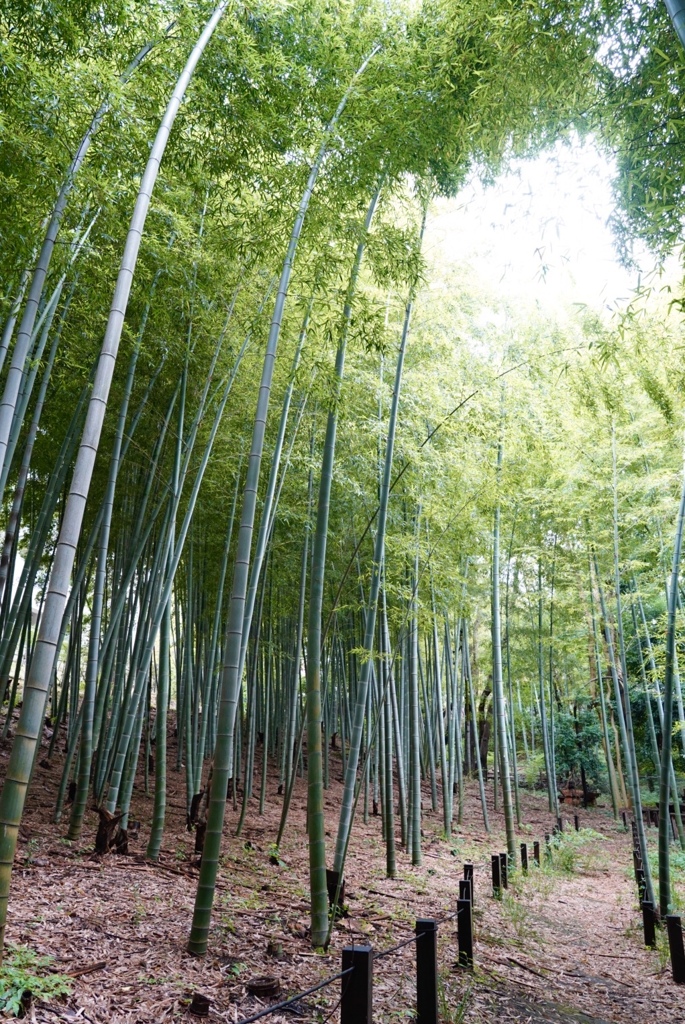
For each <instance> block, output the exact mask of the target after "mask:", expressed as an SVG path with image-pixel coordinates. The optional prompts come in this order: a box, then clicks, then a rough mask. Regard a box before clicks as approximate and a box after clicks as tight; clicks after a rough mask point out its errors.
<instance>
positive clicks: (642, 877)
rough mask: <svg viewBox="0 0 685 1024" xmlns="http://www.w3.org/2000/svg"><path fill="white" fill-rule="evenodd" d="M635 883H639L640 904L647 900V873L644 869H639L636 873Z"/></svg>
mask: <svg viewBox="0 0 685 1024" xmlns="http://www.w3.org/2000/svg"><path fill="white" fill-rule="evenodd" d="M635 881H636V882H637V892H638V898H639V900H640V903H642V901H643V900H644V898H645V872H644V868H637V869H636V871H635Z"/></svg>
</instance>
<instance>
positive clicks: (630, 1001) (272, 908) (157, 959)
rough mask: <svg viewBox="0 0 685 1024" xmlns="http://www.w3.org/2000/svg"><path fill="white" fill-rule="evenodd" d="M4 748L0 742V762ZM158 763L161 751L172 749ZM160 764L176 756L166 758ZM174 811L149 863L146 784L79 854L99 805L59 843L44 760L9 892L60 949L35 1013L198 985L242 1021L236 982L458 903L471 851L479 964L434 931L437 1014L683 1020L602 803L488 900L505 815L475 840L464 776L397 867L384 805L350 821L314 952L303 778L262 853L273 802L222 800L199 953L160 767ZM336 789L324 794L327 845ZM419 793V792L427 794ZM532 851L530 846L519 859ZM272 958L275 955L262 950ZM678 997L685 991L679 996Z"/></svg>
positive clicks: (17, 931) (396, 1012)
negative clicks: (124, 814) (570, 847)
mask: <svg viewBox="0 0 685 1024" xmlns="http://www.w3.org/2000/svg"><path fill="white" fill-rule="evenodd" d="M6 757H7V750H6V748H3V750H2V763H3V764H4V763H5V761H6ZM170 761H171V757H170ZM171 763H173V762H171ZM169 778H170V793H169V804H170V806H169V823H168V830H167V833H166V836H165V842H164V846H163V853H162V858H161V861H160V864H158V865H150V864H147V863H145V861H144V857H143V854H144V851H145V844H146V841H147V831H146V823H147V822H148V821H149V818H150V811H151V798H150V797H146V796H144V795H143V794H142V793H141V794H139V795H138V796H137V797H136V801H135V804H134V811H135V817H136V818H138V819H140V821H141V822H142V827H141V832H140V837H139V838H138V839H135V840H133V841H132V842H131V853H130V855H129V856H125V857H122V856H117V855H110V856H108V857H106V858H104V859H98V858H96V857H94V855H93V854H92V848H93V845H92V844H93V840H94V836H95V831H96V816H95V814H93V813H91V812H89V815H88V818H87V822H86V828H85V830H84V836H83V841H82V842H81V843H79V844H73V845H71V844H68V843H66V842H65V841H64V840H63V839H61V836H62V835H63V834H64V833H65V832H66V825H63V826H62V827H59V826H54V825H51V824H49V823H48V822H49V819H50V817H51V814H52V807H53V806H54V796H55V792H56V787H57V784H58V781H59V775H58V772H57V771H55V770H51V769H49V768H39V769H38V775H37V778H36V782H35V784H34V787H33V790H32V794H31V804H30V808H29V811H28V814H27V816H26V819H25V824H24V826H23V827H22V833H21V844H20V847H19V852H18V862H17V865H16V869H15V874H14V883H13V889H12V895H11V902H10V920H9V928H8V939H9V941H10V942H12V943H18V944H25V945H28V946H30V947H32V948H33V949H36V950H37V951H39V952H41V953H50V954H52V955H53V956H54V957H55V958H56V965H55V969H56V970H59V971H60V972H62V973H68V972H70V973H72V974H73V975H74V990H73V994H72V995H71V997H69V998H68V999H66V1000H64V1001H63V1002H57V1001H55V1002H53V1003H52V1004H50V1005H49V1006H48V1005H44V1004H34V1005H33V1006H32V1007H31V1010H30V1011H29V1013H30V1016H31V1017H32V1019H34V1020H36V1021H51V1022H56V1021H57V1020H65V1021H80V1020H83V1021H90V1022H93V1024H96V1022H98V1024H99V1022H103V1024H104V1022H105V1021H107V1022H122V1024H124V1022H126V1024H148V1022H150V1024H151V1022H153V1021H155V1022H159V1021H164V1020H172V1019H184V1018H185V1019H187V1020H192V1019H194V1018H191V1017H189V1016H188V1004H189V1001H190V998H191V996H192V994H193V993H196V992H200V993H202V994H204V995H206V996H208V997H209V998H210V1000H211V1009H210V1017H209V1020H210V1021H211V1020H215V1021H220V1020H222V1021H229V1022H237V1021H240V1020H242V1019H243V1018H244V1017H245V1016H249V1014H251V1013H254V1012H255V1011H256V1010H258V1009H259V1008H260V1006H262V1005H266V1004H267V1003H268V1000H265V1001H262V1002H260V1001H259V1000H258V999H257V998H256V997H254V996H250V995H248V994H247V992H246V982H247V981H248V980H249V979H250V978H251V977H254V976H256V975H265V974H268V975H272V976H276V977H277V978H278V979H279V981H280V985H281V996H280V998H285V997H286V996H289V995H293V994H295V993H297V992H299V991H302V990H303V989H305V988H307V987H308V986H311V985H313V984H315V983H316V982H317V981H319V980H320V979H323V978H325V977H327V976H330V975H333V974H335V973H337V972H338V971H339V970H340V954H341V949H342V947H343V946H344V945H347V944H350V943H352V942H357V943H359V942H362V941H363V942H370V943H371V944H372V945H373V947H374V949H376V950H378V951H381V950H384V949H387V948H389V947H390V946H393V945H395V944H396V943H398V942H400V941H401V940H403V939H405V938H408V937H410V936H411V934H412V933H413V928H414V921H415V918H416V917H443V916H446V915H448V914H450V913H451V912H453V911H454V909H455V905H456V898H457V895H458V883H459V878H460V877H461V868H462V864H463V862H464V861H467V860H471V861H473V862H475V864H476V884H475V901H476V905H475V918H476V920H475V925H476V948H475V958H476V971H475V973H474V974H473V975H470V974H466V973H465V972H463V971H460V970H459V969H458V968H455V966H454V965H455V961H456V959H457V938H456V927H455V922H454V921H450V922H448V923H446V924H443V925H442V926H441V928H440V938H439V962H440V978H441V1014H442V1019H443V1020H444V1021H451V1022H457V1021H464V1022H465V1024H484V1022H486V1021H488V1022H489V1021H492V1020H504V1021H522V1022H523V1021H527V1022H529V1024H543V1022H550V1024H601V1022H610V1021H620V1022H626V1024H628V1022H630V1024H642V1022H645V1024H647V1021H649V1022H650V1024H651V1022H653V1021H655V1020H658V1021H660V1022H674V1024H675V1022H678V1024H682V1022H683V1019H685V1013H684V1012H683V1009H682V995H681V993H680V992H679V991H678V990H677V988H676V986H674V985H673V983H672V981H671V978H670V972H669V970H668V967H667V965H666V964H665V961H664V959H663V954H661V955H660V954H659V953H655V952H651V951H648V950H645V949H644V948H643V947H642V944H641V933H640V929H639V925H640V921H639V918H638V914H637V905H636V900H635V896H634V890H633V885H632V882H631V879H630V875H629V870H628V868H629V861H630V843H629V837H628V836H627V835H626V834H625V833H624V832H623V830H622V829H619V828H617V826H616V825H615V823H614V822H613V819H612V818H611V817H610V816H609V815H608V814H607V812H606V811H605V810H603V809H598V810H596V811H588V812H581V822H582V824H583V825H585V826H587V827H591V828H593V829H596V830H597V831H598V832H600V833H601V834H602V836H603V838H600V837H596V838H590V839H589V841H588V842H586V843H585V844H584V845H583V847H582V848H581V849H580V850H579V852H578V860H577V863H576V865H575V870H574V873H573V874H566V873H560V872H552V873H548V872H546V871H540V872H537V871H535V872H531V875H530V876H529V877H528V878H527V879H525V880H523V879H518V880H517V881H516V882H515V883H514V885H512V886H511V887H510V890H509V892H508V893H507V894H505V898H504V899H503V900H502V901H501V902H497V901H495V900H493V899H492V898H491V896H490V882H489V872H490V854H491V853H493V852H498V851H499V850H500V849H503V835H502V832H501V831H500V830H499V828H500V826H501V818H500V816H499V815H495V814H494V813H493V812H492V808H491V814H492V818H493V821H494V822H495V823H496V824H497V826H498V830H497V831H495V830H493V832H492V833H491V835H489V836H487V835H485V834H484V832H483V829H482V824H481V819H480V809H479V805H478V802H477V794H476V790H475V788H474V789H472V790H470V791H469V793H468V799H467V801H466V807H465V815H464V819H465V823H466V824H465V825H464V827H463V828H462V829H460V830H459V831H458V833H457V834H456V835H455V836H453V837H452V839H451V840H450V841H444V840H443V839H441V837H440V831H441V822H440V816H439V815H438V814H433V813H432V812H427V813H426V814H425V818H424V863H423V865H422V866H421V867H420V868H415V869H413V868H411V867H410V866H409V864H408V861H407V858H405V857H404V855H398V861H399V863H398V867H399V877H398V878H397V879H393V880H389V879H386V878H385V872H384V864H385V862H384V847H383V844H382V842H381V837H380V819H378V818H373V817H371V818H370V820H369V822H368V824H366V825H365V824H363V823H362V821H361V816H360V820H359V822H358V824H357V825H356V826H355V834H354V837H353V841H352V843H351V849H350V854H349V866H348V870H347V902H348V905H349V915H348V916H347V917H346V918H344V919H343V920H342V921H341V922H340V923H339V925H338V926H337V927H336V929H335V932H334V937H333V941H332V944H331V949H330V951H329V952H328V953H327V954H326V955H323V954H319V953H315V952H312V950H311V948H310V947H309V944H308V940H307V923H308V921H307V915H308V906H307V851H306V845H305V843H304V842H303V840H302V835H303V828H304V803H303V801H304V798H305V795H306V788H305V786H304V785H303V784H300V787H299V790H298V792H297V793H296V796H295V800H294V802H293V810H292V816H291V820H290V823H289V826H288V830H287V833H286V838H285V841H284V844H283V846H282V848H281V851H280V856H281V860H282V863H281V864H277V863H276V864H275V863H272V858H271V854H272V853H273V850H272V849H270V845H271V843H272V842H273V839H274V837H275V833H276V829H277V823H278V816H279V813H280V798H279V797H278V796H277V794H276V792H275V789H276V787H275V784H270V785H269V798H270V800H271V805H270V807H269V808H268V810H267V813H266V814H265V815H264V817H259V815H258V813H257V807H256V805H255V807H254V809H252V810H251V811H250V813H249V814H248V816H247V824H246V826H245V829H244V831H243V834H242V836H240V837H239V838H236V837H235V835H234V834H233V832H234V830H235V823H236V821H237V815H236V814H235V813H234V812H233V811H232V810H229V813H228V822H227V828H226V839H225V847H224V849H225V852H224V857H223V864H222V870H221V874H220V880H219V886H218V891H217V899H216V904H215V915H214V927H213V933H212V939H211V947H210V952H209V954H208V955H207V956H206V957H205V958H202V959H195V958H193V957H191V956H189V955H188V954H187V953H186V951H185V943H186V941H187V935H188V928H189V923H190V917H191V913H192V906H193V900H194V895H195V887H196V879H197V869H196V868H195V867H194V866H193V860H194V857H193V852H192V850H193V836H192V835H191V834H189V833H188V832H187V831H186V829H185V806H184V797H183V783H182V776H181V775H178V774H176V773H174V772H173V771H172V772H170V774H169ZM340 790H341V786H340V783H339V781H338V780H336V781H335V783H334V784H333V786H332V789H331V790H330V791H329V793H328V794H327V813H328V815H329V829H330V834H331V845H332V841H333V836H334V831H335V826H336V823H337V814H336V810H337V805H338V799H339V794H340ZM429 804H430V797H429V796H428V795H426V806H429ZM523 816H524V821H525V822H526V823H527V824H526V825H525V826H524V828H523V829H522V832H521V839H522V840H526V841H532V839H533V838H540V839H542V837H543V835H544V833H545V832H549V831H551V819H550V816H549V814H548V813H547V810H546V801H545V800H544V799H543V798H542V797H540V796H539V795H537V794H526V795H524V810H523ZM531 860H532V857H531ZM273 954H275V956H274V955H273ZM414 957H415V954H414V946H413V945H407V946H405V947H404V948H403V949H401V950H399V951H398V952H397V953H395V954H393V955H391V956H388V957H386V958H384V959H383V960H381V961H379V962H378V963H377V964H376V967H375V970H374V1007H375V1012H374V1019H375V1020H376V1021H378V1022H390V1021H397V1020H401V1019H411V1016H412V1008H413V1006H414V1005H415V988H414V970H415V967H414V964H415V959H414ZM339 996H340V982H339V981H338V982H336V983H334V984H333V985H332V986H331V987H330V988H326V989H323V990H321V991H320V992H317V993H316V994H314V995H312V996H309V997H307V998H306V999H305V1000H303V1001H302V1002H301V1003H298V1004H297V1005H296V1006H295V1007H294V1008H292V1011H290V1012H287V1013H286V1012H282V1013H276V1014H274V1015H272V1016H271V1017H269V1018H267V1020H270V1021H272V1022H275V1024H278V1022H283V1021H293V1020H303V1021H318V1020H331V1021H336V1020H338V1019H339V1013H338V1012H337V1009H336V1006H337V1002H338V1000H339ZM679 1000H680V1002H681V1005H680V1007H679V1006H678V1003H679Z"/></svg>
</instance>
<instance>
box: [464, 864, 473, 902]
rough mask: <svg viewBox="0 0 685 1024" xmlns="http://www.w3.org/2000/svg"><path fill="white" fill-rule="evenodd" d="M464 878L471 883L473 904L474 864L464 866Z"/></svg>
mask: <svg viewBox="0 0 685 1024" xmlns="http://www.w3.org/2000/svg"><path fill="white" fill-rule="evenodd" d="M464 878H465V879H466V880H467V881H468V882H470V883H471V903H473V896H474V892H473V888H474V887H473V864H464Z"/></svg>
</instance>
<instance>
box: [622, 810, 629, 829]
mask: <svg viewBox="0 0 685 1024" xmlns="http://www.w3.org/2000/svg"><path fill="white" fill-rule="evenodd" d="M621 817H622V818H623V827H624V829H625V830H626V832H627V831H628V819H627V818H626V812H625V811H621Z"/></svg>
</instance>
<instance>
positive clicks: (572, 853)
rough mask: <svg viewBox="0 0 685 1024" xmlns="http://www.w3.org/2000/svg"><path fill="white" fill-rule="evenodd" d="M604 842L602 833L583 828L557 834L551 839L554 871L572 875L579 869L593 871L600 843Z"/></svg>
mask: <svg viewBox="0 0 685 1024" xmlns="http://www.w3.org/2000/svg"><path fill="white" fill-rule="evenodd" d="M603 841H604V836H603V835H602V833H601V832H596V831H595V829H592V828H581V829H580V830H579V831H578V832H557V833H556V834H555V835H553V836H552V837H551V839H550V849H551V852H552V869H553V870H556V871H561V872H563V873H565V874H568V875H571V874H573V872H574V871H576V870H577V869H578V868H580V869H582V870H585V871H588V870H590V869H592V868H593V867H594V866H595V864H596V861H597V857H598V852H599V848H598V843H600V842H603Z"/></svg>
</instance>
